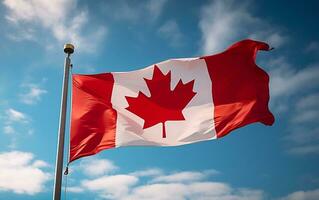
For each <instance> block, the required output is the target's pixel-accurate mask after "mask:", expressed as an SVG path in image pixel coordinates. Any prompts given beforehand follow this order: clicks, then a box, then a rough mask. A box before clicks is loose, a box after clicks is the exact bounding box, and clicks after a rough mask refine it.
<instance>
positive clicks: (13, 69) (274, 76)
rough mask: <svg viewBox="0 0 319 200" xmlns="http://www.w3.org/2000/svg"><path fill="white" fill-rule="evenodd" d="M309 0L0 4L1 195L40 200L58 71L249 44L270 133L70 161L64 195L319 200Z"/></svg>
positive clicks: (33, 0) (48, 182)
mask: <svg viewBox="0 0 319 200" xmlns="http://www.w3.org/2000/svg"><path fill="white" fill-rule="evenodd" d="M318 6H319V4H318V2H316V1H307V2H298V1H291V2H290V1H289V2H288V1H248V0H244V1H234V0H233V1H232V0H226V1H183V2H182V1H168V0H146V1H123V0H120V1H94V4H93V3H92V1H91V2H90V1H81V0H68V1H67V0H56V1H55V0H54V1H52V0H28V1H23V0H4V1H1V4H0V26H1V29H0V52H1V53H0V68H1V73H0V119H1V120H0V137H1V140H0V199H50V198H51V195H52V188H53V174H54V165H55V154H56V142H57V130H58V116H59V107H60V95H61V84H62V73H63V60H64V56H65V55H64V53H63V44H64V43H66V42H72V43H74V45H75V47H76V50H75V53H74V54H73V55H72V63H73V66H74V67H73V72H74V73H101V72H109V71H128V70H133V69H140V68H142V67H145V66H148V65H150V64H153V63H156V62H159V61H162V60H166V59H169V58H179V57H194V56H199V55H204V54H205V55H206V54H214V53H217V52H220V51H222V50H223V49H225V48H226V47H227V46H229V45H230V44H232V43H233V42H235V41H238V40H241V39H245V38H251V39H258V40H262V41H265V42H268V43H269V44H270V45H271V46H273V47H275V50H273V51H271V52H261V53H259V54H258V59H257V63H258V64H259V65H260V66H262V67H263V69H265V70H266V71H267V72H268V73H269V74H270V79H271V83H270V93H271V102H270V107H271V110H272V112H273V113H274V115H275V117H276V122H275V124H274V125H273V126H272V127H266V126H263V125H260V124H253V125H249V126H246V127H244V128H241V129H239V130H236V131H234V132H232V133H231V134H230V135H228V136H227V137H224V138H222V139H220V140H214V141H208V142H200V143H196V144H191V145H186V146H180V147H169V148H159V147H127V148H118V149H113V150H107V151H103V152H102V153H100V154H98V155H96V156H92V157H90V158H89V157H88V158H83V159H80V160H78V161H76V162H74V163H72V164H71V169H70V170H71V173H70V175H69V176H68V187H69V190H68V193H67V197H68V199H172V197H174V199H236V200H237V199H254V200H255V199H287V200H295V199H304V200H310V199H319V170H318V166H319V162H318V161H319V159H318V153H319V127H318V122H317V120H318V118H319V109H318V108H319V60H318V57H319V37H318V32H319V28H318V26H317V23H318V22H317V19H319V14H318V12H317V8H318Z"/></svg>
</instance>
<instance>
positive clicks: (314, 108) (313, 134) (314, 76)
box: [264, 56, 319, 155]
mask: <svg viewBox="0 0 319 200" xmlns="http://www.w3.org/2000/svg"><path fill="white" fill-rule="evenodd" d="M264 65H265V66H268V67H269V68H268V70H269V73H270V96H271V107H272V109H273V111H275V113H276V114H277V116H280V117H283V116H284V114H288V116H289V117H287V122H288V127H287V130H286V131H287V132H288V134H287V135H286V136H285V137H284V138H285V141H289V143H288V144H287V145H286V146H287V152H288V153H290V154H293V155H309V154H317V153H319V131H318V128H319V127H318V124H317V119H318V117H319V111H318V107H319V103H318V102H319V94H318V93H317V92H316V91H317V90H318V89H319V80H318V77H319V65H318V63H313V64H310V65H308V66H306V67H303V68H300V67H299V68H298V67H296V66H293V65H292V64H290V63H289V62H288V61H287V58H286V57H283V56H281V57H279V58H275V59H270V60H268V61H266V62H265V63H264Z"/></svg>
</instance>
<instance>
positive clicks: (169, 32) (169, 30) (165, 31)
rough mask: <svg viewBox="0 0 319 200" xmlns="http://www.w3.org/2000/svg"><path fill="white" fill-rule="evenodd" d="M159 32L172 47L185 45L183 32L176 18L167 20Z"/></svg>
mask: <svg viewBox="0 0 319 200" xmlns="http://www.w3.org/2000/svg"><path fill="white" fill-rule="evenodd" d="M158 34H159V35H160V36H161V37H163V38H164V39H166V40H168V43H169V45H170V46H172V47H180V46H182V45H183V43H182V42H183V41H182V40H183V34H182V32H181V30H180V28H179V26H178V24H177V22H176V21H175V20H168V21H166V22H165V23H164V24H163V25H162V26H161V27H160V28H159V29H158Z"/></svg>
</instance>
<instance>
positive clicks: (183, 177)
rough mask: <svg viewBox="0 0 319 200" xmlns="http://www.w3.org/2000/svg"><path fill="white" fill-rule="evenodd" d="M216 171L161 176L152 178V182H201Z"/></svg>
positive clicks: (184, 172)
mask: <svg viewBox="0 0 319 200" xmlns="http://www.w3.org/2000/svg"><path fill="white" fill-rule="evenodd" d="M216 173H218V172H217V171H215V170H214V171H212V170H209V171H204V172H193V171H183V172H178V173H174V174H170V175H162V176H158V177H156V178H154V179H153V180H152V182H167V183H171V182H192V181H199V180H203V179H205V178H206V177H208V176H209V175H211V174H216Z"/></svg>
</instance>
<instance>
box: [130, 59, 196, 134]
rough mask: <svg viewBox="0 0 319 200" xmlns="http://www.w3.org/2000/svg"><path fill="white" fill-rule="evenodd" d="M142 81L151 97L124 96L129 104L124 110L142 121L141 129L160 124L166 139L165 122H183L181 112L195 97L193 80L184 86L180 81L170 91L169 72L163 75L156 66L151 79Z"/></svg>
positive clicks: (143, 95)
mask: <svg viewBox="0 0 319 200" xmlns="http://www.w3.org/2000/svg"><path fill="white" fill-rule="evenodd" d="M144 80H145V82H146V84H147V87H148V89H149V90H150V93H151V96H150V97H147V96H146V95H145V94H144V93H142V92H139V93H138V95H137V97H128V96H125V98H126V100H127V102H128V104H129V106H128V107H127V108H126V109H127V110H128V111H130V112H132V113H134V114H135V115H137V116H139V117H141V118H142V119H144V126H143V129H146V128H149V127H151V126H154V125H156V124H158V123H162V124H163V134H162V137H163V138H166V131H165V122H166V121H173V120H185V118H184V116H183V113H182V110H183V109H184V108H185V107H186V105H187V104H188V103H189V102H190V100H191V99H192V98H193V97H194V96H195V95H196V92H194V91H193V86H194V80H192V81H190V82H188V83H185V84H184V83H183V82H182V80H181V79H180V80H179V82H178V83H177V85H176V87H175V88H174V89H173V90H171V89H170V85H171V71H169V72H168V73H167V74H166V75H164V74H163V73H162V72H161V70H160V69H159V68H158V67H157V66H156V65H155V66H154V72H153V78H152V79H151V80H149V79H146V78H144Z"/></svg>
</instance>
